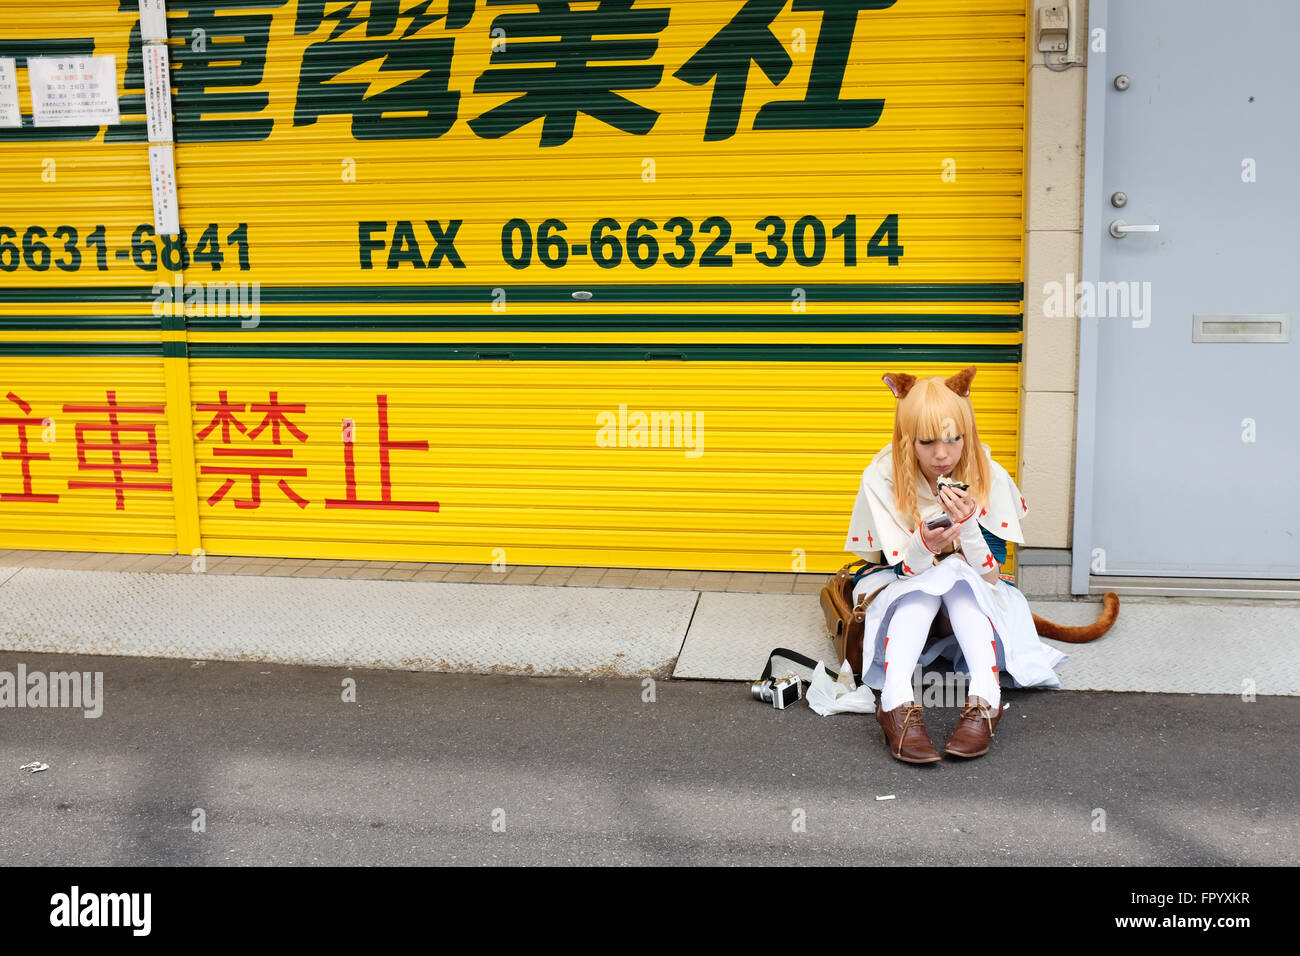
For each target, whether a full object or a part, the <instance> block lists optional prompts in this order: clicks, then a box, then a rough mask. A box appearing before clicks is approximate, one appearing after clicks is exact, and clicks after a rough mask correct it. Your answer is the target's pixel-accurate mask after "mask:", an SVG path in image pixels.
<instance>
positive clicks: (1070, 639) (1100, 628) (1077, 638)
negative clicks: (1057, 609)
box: [1034, 591, 1119, 644]
mask: <svg viewBox="0 0 1300 956" xmlns="http://www.w3.org/2000/svg"><path fill="white" fill-rule="evenodd" d="M1101 603H1102V608H1101V615H1100V616H1099V617H1098V618H1097V620H1095V621H1093V622H1092V623H1091V624H1085V625H1083V626H1081V627H1067V626H1066V625H1064V624H1054V623H1052V622H1051V621H1049V620H1047V618H1044V617H1039V616H1038V615H1037V614H1035V615H1034V627H1035V628H1036V629H1037V631H1038V634H1039V636H1040V637H1050V638H1052V639H1053V640H1055V641H1065V642H1066V643H1068V644H1086V643H1087V642H1088V641H1095V640H1096V639H1097V638H1099V637H1101V636H1102V635H1103V634H1105V633H1106V632H1107V631H1109V630H1110V626H1111V625H1112V624H1114V623H1115V618H1117V617H1119V595H1118V594H1116V593H1115V592H1114V591H1107V592H1106V593H1105V594H1104V595H1102V599H1101Z"/></svg>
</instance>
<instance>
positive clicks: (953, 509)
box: [939, 485, 975, 523]
mask: <svg viewBox="0 0 1300 956" xmlns="http://www.w3.org/2000/svg"><path fill="white" fill-rule="evenodd" d="M939 501H940V503H941V504H942V505H943V510H944V511H946V512H948V514H949V516H951V518H952V520H953V521H954V522H955V523H960V522H962V521H965V520H966V519H967V518H969V517H970V516H971V515H973V514H974V513H975V499H974V498H972V497H971V496H970V495H968V494H967V493H966V492H964V491H962V490H961V489H960V488H952V487H950V486H947V485H945V486H944V487H942V488H940V489H939Z"/></svg>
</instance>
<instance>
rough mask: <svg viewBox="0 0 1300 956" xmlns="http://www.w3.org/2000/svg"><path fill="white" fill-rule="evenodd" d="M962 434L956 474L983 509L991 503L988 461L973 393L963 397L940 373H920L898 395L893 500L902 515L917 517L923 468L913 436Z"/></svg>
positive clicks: (895, 415)
mask: <svg viewBox="0 0 1300 956" xmlns="http://www.w3.org/2000/svg"><path fill="white" fill-rule="evenodd" d="M959 436H960V437H961V438H963V439H964V441H963V442H962V448H961V457H960V458H959V459H958V460H957V464H956V466H955V467H954V468H953V469H952V472H951V474H952V477H954V478H956V479H957V480H958V481H963V482H965V483H966V484H968V485H970V488H969V490H968V491H967V492H966V493H967V494H969V495H970V496H971V497H972V498H974V499H975V502H976V504H977V505H978V506H979V508H980V509H981V510H983V509H986V508H988V505H989V481H990V475H989V463H988V456H987V455H985V454H984V446H983V445H982V444H981V443H980V436H979V430H978V429H977V428H976V427H975V409H974V408H973V407H972V405H971V401H970V398H969V397H967V398H962V397H961V396H960V395H958V394H957V393H956V392H954V391H953V390H952V389H951V388H949V387H948V386H947V385H946V384H945V383H944V380H943V379H942V378H938V377H935V378H922V379H918V380H917V381H916V383H915V384H914V385H913V386H912V387H911V388H910V389H909V390H908V392H907V394H906V395H904V396H903V397H902V398H901V399H899V400H898V406H897V408H896V409H895V410H894V446H893V451H894V504H895V506H896V507H897V508H898V513H899V514H900V515H910V516H911V518H912V521H913V522H914V523H919V522H920V520H921V513H920V511H919V509H918V508H917V505H916V476H917V475H918V474H920V473H921V467H920V462H918V461H917V459H916V449H915V442H916V441H918V440H925V441H929V440H934V439H941V438H956V437H959Z"/></svg>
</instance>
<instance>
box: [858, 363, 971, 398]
mask: <svg viewBox="0 0 1300 956" xmlns="http://www.w3.org/2000/svg"><path fill="white" fill-rule="evenodd" d="M974 377H975V366H974V365H972V366H971V367H970V368H965V369H962V370H961V371H960V372H958V373H957V374H956V375H954V376H952V377H951V378H946V379H944V381H943V384H945V385H947V386H948V387H949V388H950V389H952V390H953V391H954V392H956V393H957V394H958V395H960V396H961V397H962V398H970V380H971V379H973V378H974ZM881 380H882V381H883V382H884V383H885V384H886V385H888V386H889V390H890V391H891V392H893V393H894V398H899V399H901V398H906V397H907V393H908V392H910V391H911V390H912V386H913V385H915V384H916V381H917V380H916V376H915V375H908V374H907V373H906V372H888V373H886V374H885V375H882V376H881Z"/></svg>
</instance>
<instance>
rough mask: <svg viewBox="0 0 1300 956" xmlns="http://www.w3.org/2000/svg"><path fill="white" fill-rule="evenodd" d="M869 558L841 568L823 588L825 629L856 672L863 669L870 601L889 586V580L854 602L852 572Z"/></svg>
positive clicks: (838, 654) (839, 653) (836, 648)
mask: <svg viewBox="0 0 1300 956" xmlns="http://www.w3.org/2000/svg"><path fill="white" fill-rule="evenodd" d="M867 563H868V562H867V561H865V560H863V559H862V558H859V559H858V560H856V561H850V562H849V563H848V564H846V565H844V567H842V568H840V569H839V571H837V572H836V573H835V575H834V576H833V577H832V578H831V579H830V580H829V581H827V582H826V586H825V587H824V588H822V593H821V605H822V614H824V615H825V616H826V630H827V631H829V632H830V635H831V640H832V641H834V642H835V654H836V657H837V658H838V659H839V660H841V661H843V660H847V661H848V662H849V667H851V668H852V669H853V673H855V674H861V673H862V630H863V623H864V622H865V621H866V619H867V605H868V604H870V603H871V601H872V599H873V598H875V596H876V595H877V594H879V593H880V592H881V591H883V590H884V589H885V588H886V587H888V586H889V583H890V582H891V581H892V580H893V578H890V581H887V582H886V583H885V584H882V585H881V586H880V587H878V588H876V589H875V590H874V591H872V592H871V593H870V594H864V595H862V597H860V598H859V599H858V603H857V604H854V603H853V572H854V570H855V569H856V568H858V567H859V566H861V565H865V564H867Z"/></svg>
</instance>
